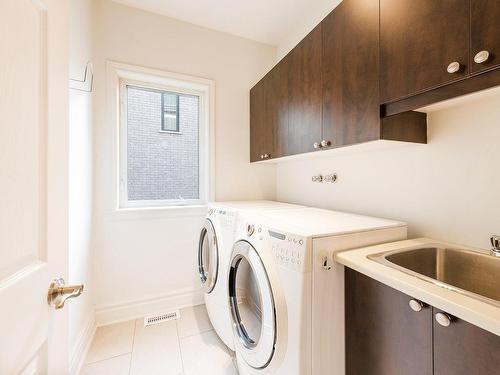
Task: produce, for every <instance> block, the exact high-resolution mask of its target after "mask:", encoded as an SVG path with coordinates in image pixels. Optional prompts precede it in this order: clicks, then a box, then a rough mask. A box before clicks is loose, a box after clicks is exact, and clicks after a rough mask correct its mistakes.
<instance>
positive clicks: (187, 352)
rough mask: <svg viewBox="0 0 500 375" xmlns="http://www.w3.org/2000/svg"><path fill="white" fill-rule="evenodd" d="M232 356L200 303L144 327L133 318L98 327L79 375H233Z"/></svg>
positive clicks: (142, 323)
mask: <svg viewBox="0 0 500 375" xmlns="http://www.w3.org/2000/svg"><path fill="white" fill-rule="evenodd" d="M231 355H232V353H231V352H230V351H229V350H228V349H227V348H226V346H225V345H224V344H223V343H222V341H220V339H219V337H218V336H217V334H216V333H215V332H214V330H213V328H212V326H211V324H210V321H209V319H208V315H207V312H206V309H205V306H204V305H200V306H196V307H190V308H186V309H182V310H181V317H180V319H179V320H173V321H169V322H164V323H161V324H155V325H152V326H148V327H144V319H137V320H132V321H128V322H124V323H117V324H112V325H109V326H105V327H100V328H98V329H97V332H96V335H95V337H94V341H93V342H92V345H91V346H90V349H89V352H88V354H87V358H86V360H85V364H84V365H83V368H82V371H81V375H101V374H105V375H111V374H112V375H122V374H123V375H142V374H145V375H154V374H162V375H179V374H183V375H198V374H207V375H236V374H237V373H238V372H237V370H236V368H235V366H234V364H233V358H232V357H231Z"/></svg>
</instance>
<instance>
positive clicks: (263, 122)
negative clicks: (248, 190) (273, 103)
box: [250, 77, 274, 161]
mask: <svg viewBox="0 0 500 375" xmlns="http://www.w3.org/2000/svg"><path fill="white" fill-rule="evenodd" d="M269 85H270V81H269V80H268V79H266V77H264V78H263V79H262V80H261V81H259V82H258V83H257V84H256V85H255V86H254V87H253V88H252V89H251V90H250V124H251V126H250V161H258V160H262V159H264V154H266V153H267V154H268V153H270V152H271V150H272V148H273V144H274V129H273V126H272V124H271V121H270V116H269V113H268V112H267V111H268V108H269V106H268V95H269Z"/></svg>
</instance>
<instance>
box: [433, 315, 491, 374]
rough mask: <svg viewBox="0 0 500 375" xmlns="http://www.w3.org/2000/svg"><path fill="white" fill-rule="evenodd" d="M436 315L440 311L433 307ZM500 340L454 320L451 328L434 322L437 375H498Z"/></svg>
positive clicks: (486, 332) (435, 368) (435, 367)
mask: <svg viewBox="0 0 500 375" xmlns="http://www.w3.org/2000/svg"><path fill="white" fill-rule="evenodd" d="M433 310H434V315H435V314H436V313H438V312H440V311H439V310H437V309H435V308H433ZM499 372H500V337H499V336H496V335H494V334H492V333H490V332H488V331H485V330H483V329H481V328H478V327H476V326H474V325H472V324H469V323H467V322H465V321H463V320H461V319H457V318H452V320H451V324H450V325H449V326H448V327H444V326H442V325H440V324H439V323H438V322H437V321H436V320H434V374H435V375H497V374H499Z"/></svg>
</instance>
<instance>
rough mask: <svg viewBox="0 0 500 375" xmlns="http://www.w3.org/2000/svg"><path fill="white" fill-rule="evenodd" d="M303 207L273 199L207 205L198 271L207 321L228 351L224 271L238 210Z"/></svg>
mask: <svg viewBox="0 0 500 375" xmlns="http://www.w3.org/2000/svg"><path fill="white" fill-rule="evenodd" d="M300 207H302V206H299V205H293V204H287V203H282V202H274V201H264V200H262V201H231V202H214V203H210V204H209V207H208V213H207V217H206V218H205V223H204V225H203V228H202V230H201V233H200V239H199V243H198V273H199V277H200V280H201V283H202V286H203V288H204V292H205V293H204V299H205V305H206V308H207V312H208V316H209V318H210V322H211V323H212V326H213V327H214V330H215V332H216V333H217V335H218V336H219V337H220V339H221V340H222V341H223V342H224V344H225V345H226V346H227V347H228V348H229V349H231V350H234V343H233V333H232V327H231V318H230V315H229V302H228V295H227V274H228V272H229V259H230V255H231V251H232V246H233V243H234V238H235V231H236V225H237V223H238V221H239V220H238V217H239V215H240V213H241V212H267V211H274V210H289V209H297V208H300Z"/></svg>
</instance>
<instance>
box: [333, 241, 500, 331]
mask: <svg viewBox="0 0 500 375" xmlns="http://www.w3.org/2000/svg"><path fill="white" fill-rule="evenodd" d="M433 245H434V246H436V245H440V246H450V247H458V248H461V249H471V248H470V247H466V246H460V245H456V244H450V243H446V242H442V241H435V240H432V239H429V238H418V239H414V240H406V241H399V242H392V243H388V244H381V245H376V246H370V247H365V248H360V249H354V250H348V251H343V252H339V253H336V254H335V261H336V262H338V263H341V264H343V265H344V266H346V267H349V268H351V269H353V270H355V271H358V272H360V273H362V274H365V275H367V276H369V277H371V278H373V279H375V280H377V281H379V282H381V283H383V284H386V285H388V286H390V287H392V288H394V289H397V290H399V291H401V292H403V293H405V294H407V295H409V296H411V297H413V298H416V299H418V300H420V301H422V302H425V303H427V304H429V305H432V306H434V307H436V308H438V309H441V310H443V311H445V312H447V313H449V314H451V315H453V316H456V317H457V318H460V319H463V320H465V321H467V322H469V323H472V324H474V325H476V326H478V327H481V328H483V329H485V330H487V331H489V332H492V333H494V334H496V335H498V336H500V308H499V307H495V306H493V305H490V304H488V303H486V302H482V301H480V300H477V299H474V298H472V297H469V296H466V295H463V294H460V293H457V292H454V291H452V290H448V289H445V288H442V287H439V286H437V285H434V284H432V283H430V282H428V281H425V280H421V279H419V278H416V277H414V276H411V275H408V274H405V273H403V272H401V271H399V270H397V269H394V268H391V267H388V266H385V265H383V264H380V263H377V262H375V261H374V260H371V259H368V258H367V257H368V256H369V255H372V254H378V253H382V252H385V251H393V250H400V249H410V248H415V247H431V246H433ZM472 250H477V249H472ZM482 251H484V250H482ZM499 277H500V275H499Z"/></svg>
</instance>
